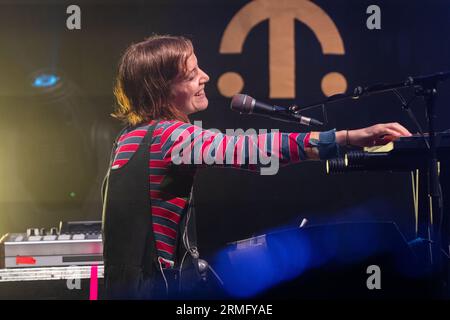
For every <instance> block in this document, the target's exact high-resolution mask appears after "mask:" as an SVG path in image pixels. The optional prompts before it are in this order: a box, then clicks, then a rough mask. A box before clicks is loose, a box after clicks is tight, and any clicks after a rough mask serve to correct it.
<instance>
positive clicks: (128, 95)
mask: <svg viewBox="0 0 450 320" xmlns="http://www.w3.org/2000/svg"><path fill="white" fill-rule="evenodd" d="M193 51H194V49H193V46H192V42H191V41H190V40H189V39H187V38H185V37H181V36H170V35H153V36H151V37H149V38H146V39H145V40H144V41H142V42H139V43H135V44H132V45H131V46H129V47H128V48H127V49H126V51H125V53H124V54H123V56H122V58H121V59H120V62H119V68H118V74H117V78H116V84H115V87H114V95H115V97H116V100H117V105H116V108H115V111H114V112H113V113H112V114H111V116H113V117H114V118H117V119H119V120H121V121H123V122H124V123H126V124H128V125H132V126H134V125H137V124H139V123H142V122H147V121H150V120H153V119H165V120H172V119H177V120H180V121H183V122H189V119H188V117H187V115H186V114H184V113H183V112H181V111H180V110H178V109H177V108H176V106H173V105H171V104H170V95H171V88H172V84H173V82H174V81H175V79H176V78H177V77H178V76H179V75H183V74H186V72H187V66H186V64H187V60H188V58H189V57H190V56H191V54H192V53H193Z"/></svg>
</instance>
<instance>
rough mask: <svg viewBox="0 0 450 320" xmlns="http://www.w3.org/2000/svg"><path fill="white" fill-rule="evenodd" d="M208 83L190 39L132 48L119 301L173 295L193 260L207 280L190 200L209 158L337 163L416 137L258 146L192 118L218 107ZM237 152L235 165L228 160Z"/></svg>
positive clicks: (115, 233)
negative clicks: (352, 151)
mask: <svg viewBox="0 0 450 320" xmlns="http://www.w3.org/2000/svg"><path fill="white" fill-rule="evenodd" d="M208 81H209V77H208V75H207V74H206V73H205V72H204V71H203V70H202V69H200V67H199V66H198V61H197V58H196V56H195V53H194V49H193V46H192V43H191V42H190V41H189V40H188V39H186V38H183V37H174V36H159V35H155V36H152V37H150V38H148V39H146V40H145V41H142V42H140V43H136V44H133V45H131V46H130V47H129V48H128V49H127V50H126V52H125V54H124V55H123V57H122V59H121V61H120V65H119V71H118V76H117V82H116V87H115V96H116V98H117V102H118V107H117V109H116V110H115V112H114V113H113V116H114V117H115V118H117V119H119V120H122V121H123V122H124V123H125V124H126V125H127V126H126V128H125V129H124V130H123V131H122V132H121V133H120V134H119V137H118V139H117V141H116V144H115V147H114V150H113V153H112V159H111V163H110V167H109V175H108V177H109V178H108V182H107V183H106V190H105V191H106V192H105V197H104V212H103V221H104V226H103V228H104V229H103V231H104V263H105V282H106V289H107V293H108V295H109V297H112V298H114V297H120V298H128V297H130V298H152V297H164V295H158V293H160V292H161V291H166V290H167V289H169V290H170V291H172V288H169V287H171V286H172V287H173V285H172V282H171V281H170V280H169V278H170V279H176V278H178V280H179V278H180V274H179V273H178V272H180V271H179V270H182V269H183V268H184V266H185V265H184V264H185V263H186V264H190V262H186V261H187V260H188V259H189V260H191V261H193V262H194V266H195V267H196V269H195V270H196V273H195V274H197V275H199V274H201V271H202V270H200V269H201V268H199V267H198V266H199V264H198V261H197V259H198V252H197V250H196V247H195V241H192V237H194V236H195V230H194V231H193V230H191V228H193V225H194V224H193V223H192V219H193V216H192V214H191V210H189V208H190V206H189V203H190V201H189V199H190V198H191V197H190V194H191V188H192V184H193V177H194V174H195V170H196V168H197V167H198V166H196V165H193V164H198V163H199V162H198V161H196V160H198V159H199V158H201V159H203V158H202V157H203V156H204V155H206V156H207V157H208V158H209V159H211V158H212V160H214V161H213V162H214V163H215V164H219V165H224V166H225V165H227V166H232V167H236V168H243V169H250V170H257V169H258V167H259V164H260V162H261V161H260V160H261V159H262V158H263V157H267V156H269V155H270V156H272V157H273V156H275V157H277V159H278V160H280V162H281V163H282V164H290V163H296V162H300V161H304V160H312V159H327V158H332V157H336V156H337V155H338V153H339V146H341V145H353V146H360V147H362V146H373V145H379V144H384V143H387V142H388V141H390V140H392V139H393V138H395V137H400V136H409V135H410V133H409V132H408V130H407V129H405V128H404V127H403V126H401V125H400V124H398V123H389V124H378V125H374V126H372V127H368V128H363V129H359V130H342V131H335V130H331V131H326V132H308V133H278V132H275V133H270V134H269V133H268V134H260V135H258V136H257V137H256V141H255V140H252V139H251V138H252V137H249V136H226V135H223V134H221V133H217V132H212V131H208V130H202V129H201V128H199V127H196V126H194V125H191V124H190V122H189V118H188V116H189V115H190V114H192V113H195V112H199V111H202V110H205V109H206V108H207V107H208V99H207V97H206V94H205V86H206V84H207V82H208ZM253 138H255V137H253ZM253 142H254V143H253ZM195 150H201V152H195ZM256 151H258V152H256ZM199 153H200V154H199ZM180 154H181V156H182V157H183V158H184V159H185V160H186V159H188V160H189V161H185V164H184V165H176V164H175V158H177V157H178V159H177V160H179V157H180ZM229 154H232V156H231V158H230V159H231V161H228V162H227V161H225V162H224V159H225V158H226V157H227V156H228V155H229ZM255 155H256V158H252V156H255ZM251 158H252V159H256V162H251V161H250V160H251ZM227 159H228V158H227ZM230 159H229V160H230ZM177 163H178V162H177ZM210 163H211V162H210ZM200 164H203V165H204V164H205V163H203V162H200ZM190 220H191V221H190ZM189 237H190V238H191V239H189ZM200 266H201V264H200ZM158 280H163V281H162V282H160V281H158ZM161 283H163V285H162V286H161V285H160V284H161ZM177 289H178V287H177ZM175 291H176V290H175Z"/></svg>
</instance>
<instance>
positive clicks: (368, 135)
mask: <svg viewBox="0 0 450 320" xmlns="http://www.w3.org/2000/svg"><path fill="white" fill-rule="evenodd" d="M409 136H411V133H410V132H409V131H408V129H406V128H405V127H403V126H402V125H401V124H399V123H397V122H392V123H380V124H376V125H373V126H371V127H367V128H362V129H357V130H348V132H347V130H341V131H338V132H336V142H337V143H338V144H340V145H343V146H345V145H347V144H348V145H352V146H356V147H373V146H379V145H384V144H386V143H389V142H391V141H393V140H395V139H397V138H399V137H409Z"/></svg>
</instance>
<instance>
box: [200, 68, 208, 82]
mask: <svg viewBox="0 0 450 320" xmlns="http://www.w3.org/2000/svg"><path fill="white" fill-rule="evenodd" d="M200 72H201V73H202V76H201V79H202V83H206V82H208V81H209V76H208V75H207V74H206V72H205V71H203V70H202V69H200Z"/></svg>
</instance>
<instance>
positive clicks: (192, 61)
mask: <svg viewBox="0 0 450 320" xmlns="http://www.w3.org/2000/svg"><path fill="white" fill-rule="evenodd" d="M186 67H187V75H184V74H183V75H181V76H179V77H178V78H177V79H176V80H175V82H174V84H173V85H172V92H171V101H170V102H171V103H172V104H173V105H174V106H175V107H177V108H178V109H179V110H181V111H182V112H183V113H185V114H186V115H189V114H191V113H195V112H198V111H202V110H205V109H206V108H207V107H208V99H207V98H206V94H205V90H204V89H205V84H206V82H208V81H209V77H208V75H207V74H206V73H205V72H203V70H202V69H200V68H199V67H198V64H197V57H196V56H195V54H194V53H193V54H192V55H191V56H190V57H189V58H188V60H187V64H186Z"/></svg>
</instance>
